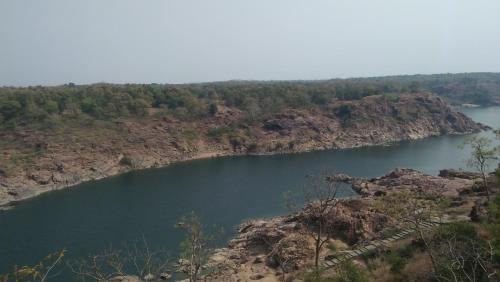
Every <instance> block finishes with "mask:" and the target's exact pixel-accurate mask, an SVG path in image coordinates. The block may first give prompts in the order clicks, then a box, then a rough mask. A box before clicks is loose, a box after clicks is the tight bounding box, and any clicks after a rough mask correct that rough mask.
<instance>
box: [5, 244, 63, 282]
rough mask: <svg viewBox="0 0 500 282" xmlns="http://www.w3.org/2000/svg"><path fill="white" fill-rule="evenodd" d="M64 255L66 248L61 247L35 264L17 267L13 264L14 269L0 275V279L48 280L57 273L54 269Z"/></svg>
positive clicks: (19, 281) (43, 281)
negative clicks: (60, 249)
mask: <svg viewBox="0 0 500 282" xmlns="http://www.w3.org/2000/svg"><path fill="white" fill-rule="evenodd" d="M65 255H66V250H65V249H63V250H62V251H59V252H55V253H52V254H49V255H48V256H46V257H45V258H43V259H42V260H41V261H40V262H39V263H37V264H36V265H35V266H23V267H19V268H18V267H17V266H14V270H13V271H12V272H11V273H7V274H2V275H0V281H4V282H7V281H15V282H21V281H39V282H45V281H48V280H49V279H51V278H54V277H56V276H57V275H59V273H60V272H59V271H57V270H56V269H57V268H58V266H59V265H60V264H61V262H62V260H63V258H64V256H65Z"/></svg>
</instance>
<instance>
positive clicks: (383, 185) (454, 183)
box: [351, 168, 475, 197]
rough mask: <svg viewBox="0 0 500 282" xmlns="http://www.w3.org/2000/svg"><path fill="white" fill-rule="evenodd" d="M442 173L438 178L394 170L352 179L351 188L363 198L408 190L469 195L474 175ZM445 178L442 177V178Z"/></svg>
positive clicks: (453, 195)
mask: <svg viewBox="0 0 500 282" xmlns="http://www.w3.org/2000/svg"><path fill="white" fill-rule="evenodd" d="M451 172H452V171H451V170H447V171H446V172H444V171H442V172H441V173H440V176H432V175H426V174H423V173H422V172H419V171H417V170H413V169H405V168H403V169H396V170H394V171H392V172H390V173H388V174H386V175H384V176H381V177H377V178H372V179H362V178H353V179H352V180H351V183H352V188H353V189H354V190H355V191H356V192H357V193H359V194H360V195H362V196H363V197H371V196H380V195H384V194H385V193H386V192H387V191H390V190H396V189H408V190H410V191H422V192H424V193H426V194H429V195H436V196H438V195H439V196H446V197H458V196H460V195H462V194H467V193H469V192H470V191H471V190H472V189H473V188H474V185H475V181H474V180H473V179H471V178H469V177H470V176H471V175H474V173H451ZM441 175H443V176H445V177H443V176H441Z"/></svg>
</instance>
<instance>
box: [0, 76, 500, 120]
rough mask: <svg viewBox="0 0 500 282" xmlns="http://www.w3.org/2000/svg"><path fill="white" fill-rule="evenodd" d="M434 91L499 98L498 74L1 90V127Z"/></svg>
mask: <svg viewBox="0 0 500 282" xmlns="http://www.w3.org/2000/svg"><path fill="white" fill-rule="evenodd" d="M419 91H428V92H434V93H436V94H438V95H441V96H443V97H446V98H448V99H449V100H450V101H459V102H467V103H476V104H481V105H490V104H494V103H498V101H499V98H498V97H499V94H500V74H495V73H471V74H440V75H413V76H389V77H376V78H354V79H333V80H323V81H276V82H274V81H270V82H260V81H230V82H217V83H203V84H185V85H167V84H165V85H160V84H148V85H144V84H124V85H114V84H104V83H101V84H92V85H81V86H80V85H74V84H67V85H63V86H54V87H43V86H34V87H26V88H14V87H2V88H0V125H1V127H2V128H3V129H6V128H9V129H13V128H16V127H28V128H29V127H35V128H42V129H53V128H57V127H58V126H60V124H61V123H71V122H77V123H78V124H87V123H89V122H92V121H94V120H113V119H123V118H142V117H144V116H146V115H148V114H150V113H156V114H164V115H172V116H175V117H178V118H181V119H184V120H189V119H196V118H201V117H204V116H210V115H213V114H214V113H215V112H216V111H217V107H216V105H217V104H223V105H225V106H230V107H235V108H238V109H240V110H242V111H243V112H245V113H246V114H247V115H246V116H247V117H248V118H249V119H250V120H251V119H262V118H264V117H266V116H268V115H271V114H273V113H276V112H279V111H282V110H283V109H288V108H294V109H299V108H309V107H317V106H322V105H325V104H327V103H328V102H329V101H330V100H331V99H334V98H337V99H342V100H356V99H360V98H362V97H365V96H371V95H378V94H387V95H389V96H390V97H392V98H393V99H397V94H398V93H411V92H419Z"/></svg>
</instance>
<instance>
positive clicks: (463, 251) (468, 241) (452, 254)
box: [430, 222, 496, 282]
mask: <svg viewBox="0 0 500 282" xmlns="http://www.w3.org/2000/svg"><path fill="white" fill-rule="evenodd" d="M430 245H431V248H432V251H433V253H434V254H435V256H436V261H435V263H436V271H435V278H436V279H437V280H438V281H453V282H455V281H469V282H476V281H489V280H490V279H492V278H493V277H494V276H495V275H496V270H495V268H494V266H493V256H494V251H493V247H492V246H491V244H490V243H489V242H488V241H485V240H484V239H483V238H481V237H480V236H478V234H477V232H476V230H475V228H474V226H472V225H471V224H470V223H464V222H461V223H452V224H450V225H449V226H444V227H443V228H442V229H441V230H439V231H438V232H436V234H435V235H434V236H433V238H432V240H431V244H430Z"/></svg>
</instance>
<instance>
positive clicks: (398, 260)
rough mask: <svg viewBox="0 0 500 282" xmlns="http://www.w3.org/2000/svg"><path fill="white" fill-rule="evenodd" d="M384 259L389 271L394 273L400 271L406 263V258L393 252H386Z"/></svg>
mask: <svg viewBox="0 0 500 282" xmlns="http://www.w3.org/2000/svg"><path fill="white" fill-rule="evenodd" d="M384 260H385V261H386V262H387V263H388V264H389V265H390V266H391V271H392V272H394V273H401V271H402V270H403V268H404V267H405V266H406V264H407V263H408V261H407V259H406V258H404V257H401V256H399V254H397V253H395V252H390V253H388V254H386V255H385V256H384Z"/></svg>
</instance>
